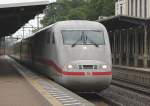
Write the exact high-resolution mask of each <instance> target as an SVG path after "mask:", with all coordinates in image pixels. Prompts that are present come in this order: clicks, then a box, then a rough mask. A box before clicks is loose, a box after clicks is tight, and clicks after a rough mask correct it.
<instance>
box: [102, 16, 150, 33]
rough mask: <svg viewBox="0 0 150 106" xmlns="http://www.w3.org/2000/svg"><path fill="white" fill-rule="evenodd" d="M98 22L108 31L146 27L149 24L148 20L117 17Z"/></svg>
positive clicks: (149, 20)
mask: <svg viewBox="0 0 150 106" xmlns="http://www.w3.org/2000/svg"><path fill="white" fill-rule="evenodd" d="M100 22H101V23H102V24H103V25H105V27H106V28H107V29H108V30H115V29H126V28H130V27H135V26H144V25H148V24H150V19H149V18H137V17H130V16H123V15H119V16H112V17H109V18H106V19H103V20H101V21H100Z"/></svg>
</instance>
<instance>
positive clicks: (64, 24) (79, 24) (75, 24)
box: [27, 20, 105, 39]
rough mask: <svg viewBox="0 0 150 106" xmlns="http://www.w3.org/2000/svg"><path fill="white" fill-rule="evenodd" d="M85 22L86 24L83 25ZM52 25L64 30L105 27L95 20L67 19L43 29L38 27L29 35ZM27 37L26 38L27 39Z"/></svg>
mask: <svg viewBox="0 0 150 106" xmlns="http://www.w3.org/2000/svg"><path fill="white" fill-rule="evenodd" d="M85 24H86V25H85ZM52 26H54V27H55V28H56V29H61V30H63V29H64V30H65V29H68V30H69V29H71V30H73V29H74V30H75V29H77V28H78V29H79V30H84V29H93V30H95V29H98V28H102V29H103V28H105V27H104V25H103V24H101V23H99V22H96V21H88V20H67V21H59V22H56V23H54V24H52V25H49V26H47V27H45V28H43V29H40V30H39V31H37V32H36V33H34V34H32V35H31V36H30V37H28V38H31V37H33V36H34V35H35V34H38V33H39V32H42V31H44V30H46V29H49V28H51V27H52ZM28 38H27V39H28Z"/></svg>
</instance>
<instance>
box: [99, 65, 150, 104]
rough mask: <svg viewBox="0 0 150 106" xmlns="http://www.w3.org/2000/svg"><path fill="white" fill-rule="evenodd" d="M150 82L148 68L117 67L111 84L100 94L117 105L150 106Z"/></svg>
mask: <svg viewBox="0 0 150 106" xmlns="http://www.w3.org/2000/svg"><path fill="white" fill-rule="evenodd" d="M149 82H150V71H149V70H147V69H144V70H143V69H142V68H141V69H140V68H138V69H137V68H129V67H128V68H125V67H123V68H122V67H119V68H118V67H117V68H115V69H113V80H112V84H111V86H110V87H109V88H107V89H106V90H104V91H102V92H101V93H99V94H98V95H100V96H101V97H103V98H104V99H106V100H108V101H112V102H114V103H116V105H115V106H150V86H149V85H150V83H149ZM113 106H114V105H113Z"/></svg>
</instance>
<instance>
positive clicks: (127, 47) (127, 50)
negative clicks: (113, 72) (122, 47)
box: [126, 29, 129, 66]
mask: <svg viewBox="0 0 150 106" xmlns="http://www.w3.org/2000/svg"><path fill="white" fill-rule="evenodd" d="M126 65H127V66H129V29H127V45H126Z"/></svg>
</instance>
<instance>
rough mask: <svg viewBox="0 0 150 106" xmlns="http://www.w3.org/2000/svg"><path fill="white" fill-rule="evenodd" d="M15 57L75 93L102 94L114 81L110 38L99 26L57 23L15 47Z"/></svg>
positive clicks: (102, 27) (73, 21)
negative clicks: (92, 92)
mask: <svg viewBox="0 0 150 106" xmlns="http://www.w3.org/2000/svg"><path fill="white" fill-rule="evenodd" d="M12 56H13V57H14V58H16V59H18V60H20V61H21V62H23V63H25V64H29V65H32V66H33V67H35V68H36V69H37V70H39V71H40V72H42V73H44V74H45V75H47V76H49V77H50V78H52V79H53V80H55V81H56V82H58V83H60V84H62V85H63V86H65V87H67V88H69V89H71V90H75V91H86V92H88V91H95V92H96V91H101V90H102V89H105V88H106V87H108V86H109V85H110V82H111V79H112V71H111V69H112V62H111V50H110V44H109V38H108V34H107V31H106V29H105V27H104V26H103V25H102V24H100V23H98V22H92V21H84V20H70V21H61V22H57V23H55V24H53V25H50V26H48V27H46V28H44V29H42V30H40V31H38V32H37V33H35V34H34V35H33V36H31V37H28V38H26V39H23V40H22V41H20V42H17V43H15V44H14V45H13V55H12Z"/></svg>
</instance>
